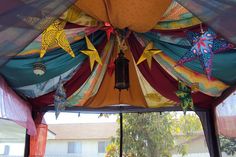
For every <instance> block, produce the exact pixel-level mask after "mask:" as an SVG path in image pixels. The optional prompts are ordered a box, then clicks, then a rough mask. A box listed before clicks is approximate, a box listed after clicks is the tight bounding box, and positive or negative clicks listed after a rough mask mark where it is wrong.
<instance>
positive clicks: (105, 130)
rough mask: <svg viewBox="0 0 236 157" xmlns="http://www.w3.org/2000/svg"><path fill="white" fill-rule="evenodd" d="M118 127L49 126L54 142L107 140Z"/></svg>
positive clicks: (95, 125)
mask: <svg viewBox="0 0 236 157" xmlns="http://www.w3.org/2000/svg"><path fill="white" fill-rule="evenodd" d="M117 127H118V125H117V124H116V122H110V123H78V124H49V125H48V129H49V130H50V131H52V132H53V133H55V138H53V139H56V140H68V139H70V140H84V139H86V140H92V139H108V138H111V137H112V136H113V137H114V136H115V135H116V129H117Z"/></svg>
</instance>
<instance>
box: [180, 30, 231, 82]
mask: <svg viewBox="0 0 236 157" xmlns="http://www.w3.org/2000/svg"><path fill="white" fill-rule="evenodd" d="M187 37H188V40H189V41H190V43H191V44H192V47H191V49H190V50H188V51H187V52H186V53H185V54H184V55H183V56H182V57H181V58H180V60H179V61H178V62H177V65H176V66H178V65H183V64H184V63H186V62H190V61H192V60H195V59H199V61H200V63H201V65H202V67H203V70H204V71H205V73H206V75H207V77H208V79H209V80H210V78H211V71H212V59H213V56H214V54H216V53H219V52H222V51H225V50H228V49H231V48H233V45H232V44H230V43H228V42H227V41H225V40H223V39H216V34H215V32H213V31H212V30H211V29H208V31H206V32H205V33H203V34H202V35H201V34H200V33H194V32H188V34H187Z"/></svg>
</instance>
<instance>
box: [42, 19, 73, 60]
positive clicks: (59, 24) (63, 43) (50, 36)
mask: <svg viewBox="0 0 236 157" xmlns="http://www.w3.org/2000/svg"><path fill="white" fill-rule="evenodd" d="M65 25H66V21H62V20H56V21H54V22H53V24H51V25H50V26H49V27H48V28H47V29H46V30H45V31H44V32H43V33H42V48H41V51H40V58H43V56H44V55H45V53H46V52H47V49H48V48H50V47H52V46H54V45H55V44H57V45H58V46H60V47H61V48H62V49H64V50H65V51H66V52H67V53H69V54H70V55H71V56H72V57H75V54H74V52H73V50H72V49H71V47H70V43H69V41H68V40H67V38H66V33H65V32H64V27H65Z"/></svg>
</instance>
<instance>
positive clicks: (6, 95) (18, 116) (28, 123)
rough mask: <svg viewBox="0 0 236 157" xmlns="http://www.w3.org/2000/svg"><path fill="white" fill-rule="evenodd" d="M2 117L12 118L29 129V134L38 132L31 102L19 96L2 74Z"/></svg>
mask: <svg viewBox="0 0 236 157" xmlns="http://www.w3.org/2000/svg"><path fill="white" fill-rule="evenodd" d="M0 117H1V118H5V119H9V120H12V121H14V122H16V123H17V124H19V125H21V126H22V127H24V128H26V129H27V133H28V134H29V135H35V134H36V128H35V124H34V121H33V119H32V115H31V108H30V106H29V104H28V103H27V102H26V101H24V100H23V99H22V98H21V97H19V96H18V95H17V94H16V93H15V92H14V91H13V90H12V89H11V88H10V87H9V86H8V85H7V83H6V82H5V81H4V79H3V78H2V77H1V76H0Z"/></svg>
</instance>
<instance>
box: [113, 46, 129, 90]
mask: <svg viewBox="0 0 236 157" xmlns="http://www.w3.org/2000/svg"><path fill="white" fill-rule="evenodd" d="M114 63H115V88H116V89H119V90H122V89H127V90H128V88H129V60H128V59H127V58H125V56H124V53H123V51H122V50H120V53H119V55H118V57H117V58H116V60H115V62H114Z"/></svg>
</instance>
